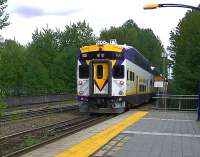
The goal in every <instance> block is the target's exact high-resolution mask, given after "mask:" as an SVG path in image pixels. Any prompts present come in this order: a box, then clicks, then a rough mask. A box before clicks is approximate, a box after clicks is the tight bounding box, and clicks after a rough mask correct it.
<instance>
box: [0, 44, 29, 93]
mask: <svg viewBox="0 0 200 157" xmlns="http://www.w3.org/2000/svg"><path fill="white" fill-rule="evenodd" d="M25 60H26V50H25V48H24V47H23V46H21V45H20V44H18V43H17V42H16V41H13V40H6V41H5V42H4V43H3V44H1V45H0V71H1V72H0V82H1V84H0V89H9V90H10V89H12V90H13V91H15V92H18V90H17V89H19V87H21V86H22V85H23V75H24V65H25ZM4 94H6V95H7V94H8V91H7V90H5V91H4Z"/></svg>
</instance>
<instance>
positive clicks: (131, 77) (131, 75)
mask: <svg viewBox="0 0 200 157" xmlns="http://www.w3.org/2000/svg"><path fill="white" fill-rule="evenodd" d="M130 80H131V81H132V80H133V74H132V71H130Z"/></svg>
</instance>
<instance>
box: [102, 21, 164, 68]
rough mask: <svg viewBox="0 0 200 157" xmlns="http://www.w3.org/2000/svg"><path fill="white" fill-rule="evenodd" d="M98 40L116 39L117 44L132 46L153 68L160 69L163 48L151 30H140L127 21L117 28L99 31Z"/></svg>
mask: <svg viewBox="0 0 200 157" xmlns="http://www.w3.org/2000/svg"><path fill="white" fill-rule="evenodd" d="M100 39H101V40H107V41H109V40H110V39H116V40H117V42H118V43H119V44H127V45H130V46H133V47H135V48H137V49H138V50H139V51H140V52H141V53H142V54H143V55H144V56H145V57H146V58H147V59H149V61H150V62H151V64H152V65H153V66H156V67H160V68H161V59H160V57H161V52H162V51H163V47H162V45H161V42H160V40H159V39H158V37H156V36H155V35H154V33H153V31H152V30H151V29H141V28H139V27H138V26H137V24H136V23H134V21H133V20H128V21H126V22H125V23H124V24H123V25H122V26H120V27H117V28H116V27H111V28H110V29H109V30H107V29H104V30H103V31H101V34H100Z"/></svg>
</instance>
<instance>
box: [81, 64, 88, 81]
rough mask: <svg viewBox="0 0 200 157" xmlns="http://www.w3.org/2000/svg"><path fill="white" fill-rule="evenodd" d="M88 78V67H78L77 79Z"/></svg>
mask: <svg viewBox="0 0 200 157" xmlns="http://www.w3.org/2000/svg"><path fill="white" fill-rule="evenodd" d="M88 77H89V66H88V65H79V78H81V79H86V78H88Z"/></svg>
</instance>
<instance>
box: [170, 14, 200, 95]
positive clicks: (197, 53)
mask: <svg viewBox="0 0 200 157" xmlns="http://www.w3.org/2000/svg"><path fill="white" fill-rule="evenodd" d="M199 19H200V12H199V11H189V12H187V13H186V15H185V17H184V18H183V19H182V20H181V21H180V22H179V24H178V26H177V27H176V29H175V31H174V32H171V34H170V42H171V46H170V47H169V50H170V51H171V53H172V55H171V57H172V58H173V59H174V60H175V62H174V63H172V64H173V67H174V69H173V77H174V81H173V83H172V92H173V93H176V94H195V93H197V84H198V81H199V80H200V62H199V59H200V42H199V41H200V20H199Z"/></svg>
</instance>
